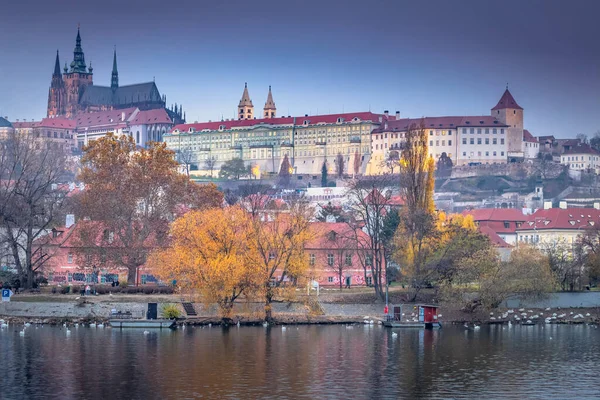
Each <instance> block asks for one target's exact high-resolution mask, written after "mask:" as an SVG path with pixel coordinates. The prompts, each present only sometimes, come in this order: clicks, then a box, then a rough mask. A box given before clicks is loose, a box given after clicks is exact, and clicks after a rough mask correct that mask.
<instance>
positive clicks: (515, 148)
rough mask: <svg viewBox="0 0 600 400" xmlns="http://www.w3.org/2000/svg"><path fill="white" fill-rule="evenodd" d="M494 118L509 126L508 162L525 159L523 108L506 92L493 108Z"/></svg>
mask: <svg viewBox="0 0 600 400" xmlns="http://www.w3.org/2000/svg"><path fill="white" fill-rule="evenodd" d="M491 114H492V117H494V118H496V119H497V120H499V121H500V122H502V123H503V124H506V125H508V126H509V128H508V132H507V137H506V138H507V144H508V148H507V150H508V161H509V162H511V161H516V159H518V158H523V107H521V106H520V105H519V104H517V102H516V100H515V98H514V97H513V95H512V94H511V93H510V91H509V90H508V85H507V86H506V90H505V91H504V94H502V97H501V98H500V101H498V104H496V106H495V107H494V108H492V112H491Z"/></svg>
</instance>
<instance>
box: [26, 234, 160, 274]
mask: <svg viewBox="0 0 600 400" xmlns="http://www.w3.org/2000/svg"><path fill="white" fill-rule="evenodd" d="M82 224H83V222H78V223H77V224H73V225H67V226H66V227H59V228H54V229H52V231H51V232H50V233H49V234H48V235H46V236H44V237H42V238H40V239H38V240H37V241H36V242H35V243H34V251H35V254H37V255H38V256H37V259H39V260H40V261H43V265H42V267H41V268H40V270H41V272H42V274H43V275H44V276H45V277H46V279H48V284H50V285H58V284H70V283H73V284H77V283H79V284H83V283H92V284H96V283H97V284H110V283H112V282H116V281H119V282H126V281H127V276H128V271H127V268H125V267H118V266H114V265H111V263H110V262H109V261H108V260H107V258H106V255H105V254H106V252H107V251H110V247H113V246H114V245H113V246H109V245H107V246H105V247H104V248H102V250H104V254H102V253H103V252H102V251H98V248H94V249H93V251H90V252H89V254H85V253H84V252H83V251H82V244H81V241H80V234H81V229H82ZM103 235H104V236H107V238H108V239H107V240H109V241H110V236H111V234H110V233H109V232H108V233H107V231H103V232H102V233H100V235H99V237H100V238H99V246H102V245H103V241H104V239H105V238H101V236H103ZM136 279H137V282H136V283H137V284H143V285H145V284H157V283H158V279H157V278H156V277H155V276H154V275H152V274H151V272H150V271H148V270H146V268H144V266H141V267H140V268H138V274H137V277H136Z"/></svg>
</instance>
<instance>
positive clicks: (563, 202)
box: [558, 201, 567, 210]
mask: <svg viewBox="0 0 600 400" xmlns="http://www.w3.org/2000/svg"><path fill="white" fill-rule="evenodd" d="M558 208H562V209H563V210H566V209H567V202H566V201H561V202H560V203H558Z"/></svg>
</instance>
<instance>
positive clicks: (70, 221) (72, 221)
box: [65, 214, 75, 229]
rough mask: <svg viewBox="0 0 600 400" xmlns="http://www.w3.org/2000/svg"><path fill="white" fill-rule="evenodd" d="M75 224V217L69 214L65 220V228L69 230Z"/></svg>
mask: <svg viewBox="0 0 600 400" xmlns="http://www.w3.org/2000/svg"><path fill="white" fill-rule="evenodd" d="M74 224H75V215H74V214H67V218H66V220H65V228H67V229H69V228H70V227H72V226H73V225H74Z"/></svg>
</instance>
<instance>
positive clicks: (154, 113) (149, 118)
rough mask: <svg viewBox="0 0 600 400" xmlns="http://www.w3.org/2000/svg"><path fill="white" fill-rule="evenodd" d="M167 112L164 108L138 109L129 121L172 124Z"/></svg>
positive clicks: (134, 122) (143, 123)
mask: <svg viewBox="0 0 600 400" xmlns="http://www.w3.org/2000/svg"><path fill="white" fill-rule="evenodd" d="M172 123H173V121H171V118H169V114H167V112H166V111H165V109H164V108H157V109H154V110H146V111H140V112H139V113H138V114H137V115H136V116H135V118H134V119H133V120H132V121H131V125H148V124H172Z"/></svg>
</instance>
